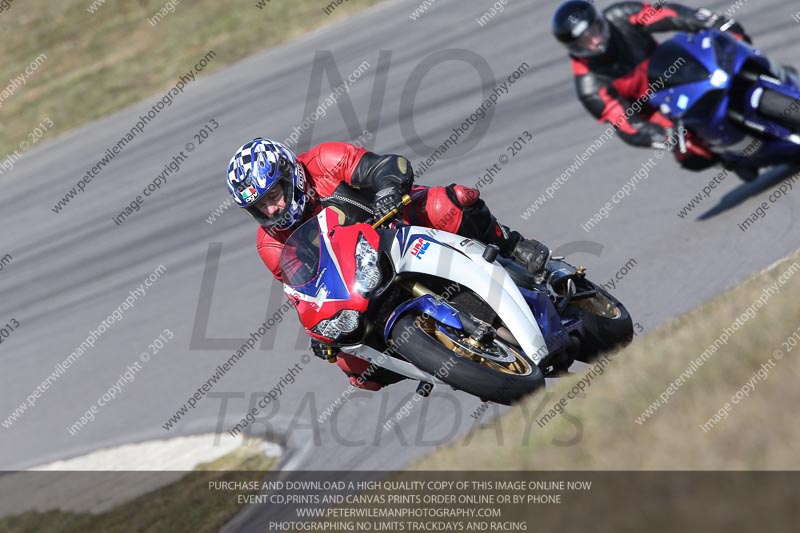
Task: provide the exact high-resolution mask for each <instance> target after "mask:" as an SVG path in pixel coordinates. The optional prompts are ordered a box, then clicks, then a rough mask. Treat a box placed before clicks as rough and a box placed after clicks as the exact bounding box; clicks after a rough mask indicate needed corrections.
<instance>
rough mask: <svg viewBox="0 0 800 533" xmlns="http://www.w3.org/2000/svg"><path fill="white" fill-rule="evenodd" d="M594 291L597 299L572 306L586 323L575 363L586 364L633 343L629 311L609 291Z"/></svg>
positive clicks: (598, 289)
mask: <svg viewBox="0 0 800 533" xmlns="http://www.w3.org/2000/svg"><path fill="white" fill-rule="evenodd" d="M594 287H595V288H596V289H597V294H596V295H595V296H593V297H592V298H587V299H585V300H578V301H575V302H571V303H570V307H571V308H572V310H573V311H574V312H576V313H577V314H578V316H579V317H580V318H581V319H582V320H583V329H584V336H583V338H582V339H581V349H580V352H579V353H578V356H577V357H576V359H577V360H578V361H583V362H584V363H590V362H592V361H594V360H595V359H596V358H597V356H598V355H600V354H601V353H603V352H607V351H610V350H611V349H613V348H615V347H617V346H620V345H625V344H628V343H629V342H631V340H632V339H633V320H631V315H630V313H628V310H627V309H626V308H625V306H624V305H622V303H620V301H619V300H617V299H616V298H614V297H613V296H612V295H611V294H610V293H609V292H608V291H606V290H605V289H603V288H602V287H598V286H596V285H595V286H594Z"/></svg>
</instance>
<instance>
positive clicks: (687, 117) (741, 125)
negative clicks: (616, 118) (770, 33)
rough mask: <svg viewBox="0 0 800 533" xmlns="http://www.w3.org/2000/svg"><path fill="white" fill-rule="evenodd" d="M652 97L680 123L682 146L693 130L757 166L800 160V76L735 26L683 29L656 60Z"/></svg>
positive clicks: (733, 160)
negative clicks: (739, 35) (734, 32)
mask: <svg viewBox="0 0 800 533" xmlns="http://www.w3.org/2000/svg"><path fill="white" fill-rule="evenodd" d="M648 78H649V81H650V87H651V88H653V87H660V88H661V89H660V90H658V91H657V92H655V93H654V94H653V95H652V96H651V98H650V102H651V104H652V105H653V106H654V107H657V108H659V109H660V111H661V113H662V114H664V115H666V116H667V117H669V118H670V119H671V120H672V121H673V122H674V123H675V128H676V133H677V149H679V150H680V151H681V153H686V150H687V148H686V146H687V137H686V134H687V132H688V133H689V134H691V135H692V136H695V137H697V138H699V139H701V140H702V141H703V142H704V143H705V144H706V145H707V148H709V149H710V150H711V151H712V152H714V153H715V154H717V155H718V156H719V157H720V159H721V160H722V162H723V164H727V163H730V164H740V165H745V166H748V167H752V168H754V169H760V168H762V167H768V166H774V165H779V164H790V165H797V164H800V78H799V77H798V75H797V71H795V70H794V69H791V67H782V66H781V65H778V64H776V63H774V62H773V61H771V60H770V59H768V58H767V57H766V56H765V55H764V54H762V53H761V52H760V51H758V50H756V49H755V48H753V47H752V46H750V45H748V44H747V43H744V42H741V41H739V40H737V39H736V38H734V37H733V36H731V35H730V34H728V33H722V32H719V31H716V30H708V31H704V32H701V33H697V34H686V33H678V34H676V35H675V36H674V37H673V38H672V39H670V40H668V41H665V42H664V43H662V44H661V45H660V46H659V47H658V48H657V49H656V51H655V53H654V54H653V56H652V58H651V60H650V65H649V68H648Z"/></svg>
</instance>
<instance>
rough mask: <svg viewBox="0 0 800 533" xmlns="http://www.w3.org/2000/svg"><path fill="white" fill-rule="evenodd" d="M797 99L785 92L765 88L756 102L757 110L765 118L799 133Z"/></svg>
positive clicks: (799, 116)
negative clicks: (759, 99)
mask: <svg viewBox="0 0 800 533" xmlns="http://www.w3.org/2000/svg"><path fill="white" fill-rule="evenodd" d="M798 103H799V102H798V101H797V100H795V99H794V98H792V97H790V96H786V95H785V94H782V93H779V92H776V91H769V90H765V91H764V94H762V95H761V101H760V102H759V104H758V111H759V112H760V113H761V114H762V115H764V116H765V117H767V118H771V119H772V120H774V121H775V122H778V123H780V124H783V125H784V126H786V127H787V128H791V129H793V130H794V131H795V133H800V109H798V107H799V106H798Z"/></svg>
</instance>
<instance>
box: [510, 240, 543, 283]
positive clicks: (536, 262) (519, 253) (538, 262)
mask: <svg viewBox="0 0 800 533" xmlns="http://www.w3.org/2000/svg"><path fill="white" fill-rule="evenodd" d="M511 257H513V258H514V259H515V260H517V261H518V262H520V263H522V264H523V265H524V266H525V268H527V269H528V271H529V272H530V273H531V274H533V275H537V274H541V273H542V272H543V271H544V268H545V267H546V266H547V261H549V260H550V248H548V247H547V246H545V245H544V244H542V243H540V242H539V241H537V240H534V239H523V240H521V241H519V242H518V243H517V245H516V246H515V247H514V250H513V251H512V252H511Z"/></svg>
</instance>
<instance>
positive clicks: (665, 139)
mask: <svg viewBox="0 0 800 533" xmlns="http://www.w3.org/2000/svg"><path fill="white" fill-rule="evenodd" d="M639 135H641V136H642V137H643V139H645V140H647V141H648V145H649V146H650V147H652V148H661V149H666V148H667V147H668V146H669V137H670V132H669V130H668V129H666V128H664V127H663V126H659V125H658V124H653V123H652V122H648V123H647V124H645V125H643V126H642V127H641V128H639Z"/></svg>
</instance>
